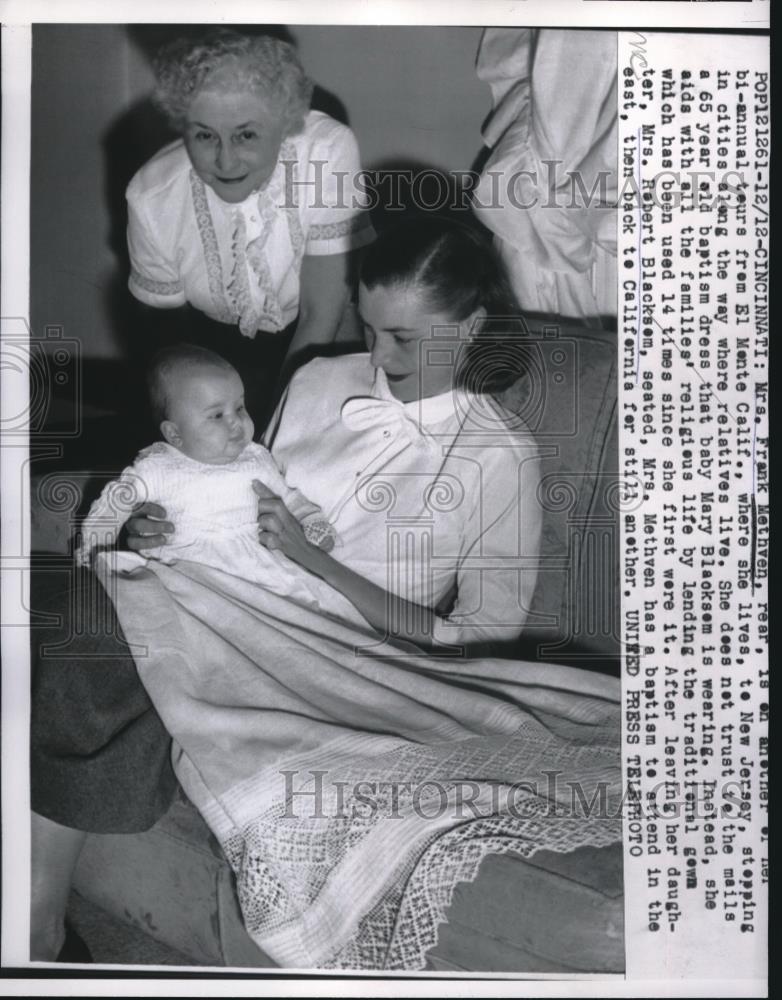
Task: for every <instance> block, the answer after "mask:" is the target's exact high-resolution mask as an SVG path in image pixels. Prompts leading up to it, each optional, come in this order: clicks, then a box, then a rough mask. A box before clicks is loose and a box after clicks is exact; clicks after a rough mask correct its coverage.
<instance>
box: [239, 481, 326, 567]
mask: <svg viewBox="0 0 782 1000" xmlns="http://www.w3.org/2000/svg"><path fill="white" fill-rule="evenodd" d="M253 490H254V491H255V495H256V496H257V497H258V541H259V542H260V543H261V545H264V546H265V547H266V548H267V549H279V550H280V552H282V553H283V554H284V555H286V556H287V557H288V558H289V559H292V560H293V562H296V563H299V565H301V566H304V567H305V568H306V569H312V568H313V567H314V561H317V554H318V553H319V552H320V550H319V549H318V547H317V546H316V545H313V544H312V542H310V541H309V540H308V538H307V536H306V535H305V534H304V529H303V528H302V526H301V525H300V524H299V522H298V521H297V520H296V518H295V517H294V516H293V514H291V512H290V511H289V510H288V508H287V507H286V506H285V504H284V503H283V502H282V500H280V498H279V497H278V496H277V494H276V493H273V492H272V491H271V490H270V489H269V488H268V487H267V486H264V485H263V483H260V482H258V480H257V479H254V480H253Z"/></svg>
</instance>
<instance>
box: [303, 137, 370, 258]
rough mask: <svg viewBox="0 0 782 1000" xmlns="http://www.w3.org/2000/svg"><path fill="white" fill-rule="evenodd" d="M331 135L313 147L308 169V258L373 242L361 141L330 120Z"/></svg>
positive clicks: (306, 240) (306, 211)
mask: <svg viewBox="0 0 782 1000" xmlns="http://www.w3.org/2000/svg"><path fill="white" fill-rule="evenodd" d="M329 124H330V126H331V131H332V134H331V135H330V136H329V137H328V139H327V140H325V141H316V142H315V143H313V146H312V149H311V152H310V158H309V163H308V164H307V165H306V168H305V169H306V172H307V189H306V190H307V194H306V208H305V213H304V218H305V222H306V233H305V246H304V252H305V254H309V255H311V256H327V255H329V254H338V253H347V252H348V251H350V250H357V249H358V248H360V247H363V246H366V245H367V244H368V243H371V242H372V241H373V240H374V238H375V233H374V230H373V228H372V222H371V220H370V217H369V211H368V207H367V206H368V202H369V198H368V192H367V186H366V182H365V176H364V174H363V173H362V171H361V161H360V158H359V151H358V143H357V142H356V139H355V136H354V135H353V133H352V132H351V131H350V129H349V128H347V127H346V126H344V125H339V124H338V123H336V122H330V123H329Z"/></svg>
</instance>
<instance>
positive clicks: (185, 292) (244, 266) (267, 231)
mask: <svg viewBox="0 0 782 1000" xmlns="http://www.w3.org/2000/svg"><path fill="white" fill-rule="evenodd" d="M360 169H361V167H360V162H359V155H358V146H357V143H356V140H355V137H354V136H353V133H352V132H351V131H350V129H349V128H347V127H346V126H345V125H341V124H340V123H339V122H336V121H334V120H333V119H332V118H329V117H328V115H324V114H322V113H320V112H318V111H311V112H310V113H309V114H308V115H307V118H306V121H305V126H304V129H303V131H302V132H301V133H300V134H299V135H295V136H291V137H290V138H288V139H286V140H284V142H283V143H282V146H281V149H280V155H279V158H278V160H277V166H276V167H275V169H274V172H273V174H272V176H271V178H270V179H269V181H268V183H267V184H266V185H265V186H264V188H262V189H261V190H260V191H257V192H254V193H253V194H251V195H249V197H247V198H246V199H245V200H244V201H243V202H241V203H239V204H229V203H227V202H224V201H223V200H222V199H221V198H219V197H218V195H217V194H215V192H214V191H213V190H212V188H210V187H209V186H208V185H206V184H204V182H203V181H202V180H201V179H200V178H199V177H198V175H197V174H196V173H195V171H194V170H193V169H192V166H191V163H190V158H189V157H188V154H187V151H186V149H185V147H184V143H183V142H182V140H177V141H176V142H173V143H171V144H170V145H168V146H166V147H165V148H164V149H161V150H160V152H159V153H157V154H156V155H155V156H153V157H152V159H151V160H149V162H148V163H146V164H145V165H144V166H143V167H142V168H141V169H140V170H139V171H138V173H137V174H136V175H135V176H134V178H133V179H132V180H131V182H130V184H129V186H128V189H127V200H128V249H129V251H130V261H131V273H130V279H129V282H128V285H129V288H130V290H131V292H132V293H133V295H134V296H135V297H136V298H137V299H140V300H141V301H142V302H145V303H147V304H148V305H151V306H156V307H158V308H174V307H176V306H181V305H184V304H185V303H186V302H189V303H190V304H191V305H193V306H194V307H195V308H196V309H199V310H200V311H202V312H204V313H206V315H207V316H210V317H211V318H212V319H215V320H218V321H220V322H223V323H231V324H238V326H239V328H240V330H241V332H242V333H243V334H244V336H246V337H254V336H255V335H256V333H257V332H258V331H259V330H262V331H266V332H270V333H276V332H279V331H280V330H283V329H284V328H285V327H286V326H288V324H289V323H291V322H292V321H293V320H294V319H295V318H296V316H297V315H298V311H299V292H300V287H299V279H300V273H301V264H302V258H303V257H304V255H305V254H307V255H328V254H338V253H345V252H346V251H348V250H352V249H355V248H358V247H361V246H365V245H366V244H367V243H370V242H371V241H372V239H373V238H374V233H373V231H372V226H371V223H370V220H369V214H368V212H367V211H365V208H366V205H367V196H366V191H365V190H364V189H363V188H362V185H361V178H360V176H359V173H360Z"/></svg>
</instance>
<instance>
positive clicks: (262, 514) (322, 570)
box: [253, 481, 439, 649]
mask: <svg viewBox="0 0 782 1000" xmlns="http://www.w3.org/2000/svg"><path fill="white" fill-rule="evenodd" d="M253 486H254V488H255V492H256V494H257V495H258V525H259V533H258V538H259V540H260V542H261V544H262V545H265V546H266V547H267V548H269V549H279V550H280V551H281V552H283V553H285V555H286V556H287V557H288V558H289V559H292V560H293V562H296V563H298V564H299V565H300V566H302V567H303V568H304V569H306V570H309V572H310V573H312V574H314V575H315V576H317V577H320V579H321V580H324V581H325V582H326V583H328V584H329V585H330V586H332V587H333V588H334V589H335V590H337V591H339V592H340V593H341V594H342V595H343V597H346V598H347V599H348V600H349V601H350V603H351V604H352V605H353V606H354V607H355V608H356V610H357V611H359V612H360V613H361V614H362V615H363V616H364V618H366V620H367V621H368V622H369V624H370V625H372V626H373V627H374V628H375V629H377V631H378V632H380V634H381V635H383V636H387V637H389V638H393V639H402V640H406V641H408V642H413V643H415V644H416V645H417V646H420V647H422V648H424V649H427V648H431V647H433V646H434V645H435V644H436V643H435V639H434V633H435V627H436V625H437V622H438V618H439V616H438V615H437V613H436V612H435V611H434V610H433V609H432V608H428V607H425V606H424V605H421V604H415V603H414V602H413V601H406V600H404V598H401V597H397V596H396V595H395V594H391V593H389V592H388V591H387V590H384V589H383V587H379V586H378V585H377V584H375V583H372V582H370V581H369V580H367V579H366V578H365V577H363V576H361V575H360V574H358V573H356V572H355V571H354V570H352V569H349V568H348V567H347V566H344V565H343V564H342V563H340V562H338V561H337V560H336V559H334V558H333V556H331V555H329V554H328V553H327V552H324V551H323V550H322V549H320V548H318V547H317V546H315V545H313V544H312V543H311V542H309V541H308V540H307V537H306V535H305V534H304V530H303V528H302V526H301V525H300V524H299V522H298V521H297V520H296V518H295V517H293V515H292V514H291V513H290V511H289V510H288V509H287V508H286V506H285V504H284V503H283V502H282V500H281V499H280V498H279V497H278V496H275V494H273V493H271V492H270V491H269V490H268V488H267V487H265V486H263V485H262V484H261V483H259V482H257V481H256V482H255V483H254V484H253Z"/></svg>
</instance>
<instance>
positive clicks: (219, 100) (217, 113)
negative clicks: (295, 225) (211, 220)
mask: <svg viewBox="0 0 782 1000" xmlns="http://www.w3.org/2000/svg"><path fill="white" fill-rule="evenodd" d="M284 138H285V123H284V122H283V121H281V120H280V118H279V116H278V115H277V114H275V113H274V112H273V111H272V110H271V109H270V107H269V105H268V103H267V102H265V101H264V99H263V96H262V95H260V94H258V93H257V92H253V91H247V90H244V91H238V90H232V89H230V88H224V87H215V88H212V87H209V88H208V89H204V90H202V91H200V92H199V93H198V94H197V95H196V96H195V98H194V99H193V100H192V101H191V103H190V106H189V108H188V110H187V115H186V119H185V130H184V140H185V147H186V148H187V152H188V154H189V156H190V161H191V163H192V164H193V169H194V170H195V172H196V173H197V174H198V176H199V177H200V178H201V180H202V181H203V182H204V183H205V184H208V185H209V187H211V188H212V189H213V190H214V192H215V193H216V194H217V195H218V196H219V197H220V198H222V200H223V201H227V202H231V203H238V202H241V201H244V199H245V198H246V197H247V196H248V195H249V194H251V193H252V192H253V191H257V190H258V188H261V187H263V185H264V184H266V182H267V181H268V180H269V178H270V177H271V175H272V173H273V171H274V168H275V166H276V164H277V158H278V156H279V153H280V146H281V144H282V140H283V139H284Z"/></svg>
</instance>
